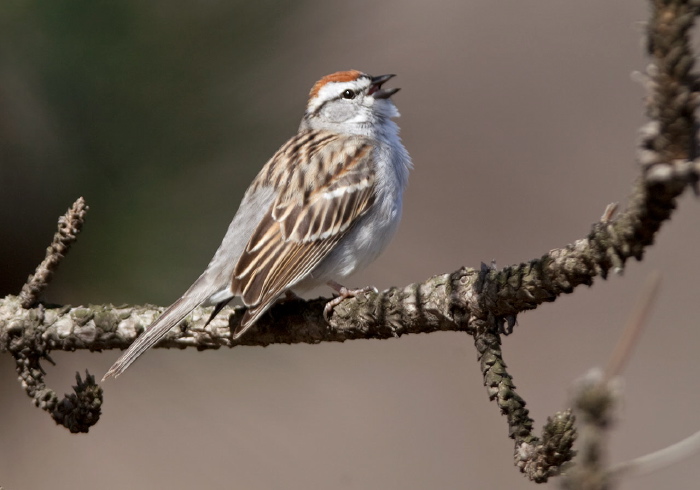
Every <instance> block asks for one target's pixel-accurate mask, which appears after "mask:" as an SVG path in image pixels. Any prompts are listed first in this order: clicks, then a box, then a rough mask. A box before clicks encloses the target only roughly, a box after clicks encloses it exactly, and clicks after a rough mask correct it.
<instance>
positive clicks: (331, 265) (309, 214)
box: [103, 70, 413, 381]
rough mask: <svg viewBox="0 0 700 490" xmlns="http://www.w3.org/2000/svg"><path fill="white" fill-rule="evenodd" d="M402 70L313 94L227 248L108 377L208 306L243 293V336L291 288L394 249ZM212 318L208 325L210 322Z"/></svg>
mask: <svg viewBox="0 0 700 490" xmlns="http://www.w3.org/2000/svg"><path fill="white" fill-rule="evenodd" d="M394 76H395V75H393V74H392V75H381V76H371V75H368V74H366V73H363V72H361V71H358V70H347V71H339V72H336V73H332V74H330V75H327V76H325V77H323V78H321V79H320V80H319V81H318V82H316V83H315V84H314V85H313V87H312V88H311V91H310V93H309V98H308V103H307V105H306V110H305V112H304V115H303V117H302V120H301V124H300V125H299V129H298V131H297V134H296V135H294V136H293V137H292V138H290V139H289V140H288V141H287V142H286V143H284V144H283V145H282V146H281V147H280V148H279V150H277V152H276V153H275V154H274V155H273V156H272V158H270V160H268V162H267V163H266V164H265V165H264V166H263V167H262V169H261V170H260V172H259V173H258V175H257V176H256V177H255V179H254V180H253V182H252V183H251V184H250V186H249V187H248V189H247V191H246V192H245V194H244V197H243V199H242V201H241V204H240V206H239V208H238V211H237V212H236V214H235V216H234V218H233V220H232V221H231V224H230V225H229V227H228V230H227V231H226V234H225V235H224V238H223V240H222V242H221V245H220V246H219V248H218V249H217V251H216V252H215V254H214V256H213V258H212V259H211V261H210V262H209V265H208V266H207V267H206V269H205V270H204V272H203V273H202V274H201V275H200V276H199V278H198V279H197V280H196V281H195V282H194V283H193V284H192V285H191V286H190V288H189V289H188V290H187V291H186V292H185V293H184V294H183V295H182V296H181V297H180V298H179V299H177V300H176V301H175V302H174V303H173V304H172V305H170V306H169V307H168V308H166V309H165V311H164V312H163V314H162V315H160V317H158V318H157V319H156V320H155V321H154V322H153V323H152V324H151V325H150V326H148V327H147V328H146V329H145V331H144V332H143V333H142V334H141V335H140V336H139V337H138V338H137V339H136V340H135V341H134V342H133V343H132V344H131V346H130V347H129V348H128V349H127V350H126V351H125V352H124V353H123V354H122V355H121V356H120V357H119V359H118V360H117V361H116V362H115V363H114V365H113V366H112V367H111V368H110V369H109V371H107V373H106V374H105V376H104V378H103V381H104V380H105V379H107V378H109V377H117V376H119V375H120V374H122V373H123V372H124V371H125V370H126V369H127V368H128V367H129V366H130V365H131V364H132V363H133V362H134V361H135V360H136V359H137V358H138V357H140V356H141V355H142V354H143V353H144V352H145V351H146V350H148V349H149V348H150V347H152V346H153V345H154V344H156V343H157V342H158V341H159V340H160V339H161V338H163V337H164V336H165V335H166V334H167V333H168V331H170V329H171V328H173V327H175V326H177V325H178V324H179V323H180V322H181V321H182V320H183V319H184V318H185V317H186V316H187V315H188V314H189V313H190V312H192V310H194V309H195V308H197V307H198V306H201V305H215V308H214V310H213V313H212V314H211V316H210V317H209V321H211V320H212V319H213V318H214V317H215V316H216V314H218V313H219V312H220V311H221V309H222V308H223V307H224V306H225V305H226V304H227V303H228V302H229V301H230V300H231V299H233V298H235V297H239V298H240V299H241V300H242V303H243V305H244V306H245V307H246V308H247V309H246V310H245V313H244V314H243V318H242V320H241V323H240V325H239V326H237V328H236V329H235V330H234V332H233V334H232V337H233V339H237V338H239V337H240V336H241V335H243V334H244V333H245V332H246V330H248V329H249V328H250V327H251V326H252V325H253V324H254V323H255V321H256V320H257V319H258V318H260V316H261V315H262V314H263V313H265V312H266V311H267V310H268V308H270V306H271V305H273V304H274V303H275V301H277V300H278V299H279V298H280V297H281V296H283V295H285V294H286V295H293V294H295V292H298V291H305V290H308V289H311V288H313V287H316V286H319V285H323V284H328V285H329V286H330V287H331V288H333V289H334V290H335V291H336V292H337V293H338V294H339V295H338V296H337V297H335V298H334V299H333V300H331V301H329V302H328V303H327V304H326V307H325V309H324V316H326V318H328V315H330V314H331V313H332V310H333V308H335V306H337V305H338V304H340V302H342V301H343V300H345V299H346V298H348V297H352V296H355V295H357V294H359V293H360V292H362V291H367V290H368V289H369V288H362V289H348V288H346V287H344V286H341V285H340V284H339V283H338V282H336V281H337V280H338V281H339V280H343V279H344V278H346V277H348V276H349V275H350V274H352V273H354V272H357V271H358V270H361V269H363V268H365V267H366V266H368V265H369V264H370V263H371V262H372V261H374V260H375V259H376V258H377V257H378V256H379V254H380V253H381V252H382V251H383V250H384V249H385V247H386V246H387V244H388V243H389V241H390V240H391V238H392V236H393V235H394V233H395V232H396V229H397V227H398V224H399V221H400V219H401V211H402V202H403V193H404V190H405V188H406V186H407V183H408V176H409V172H410V170H411V168H412V166H413V165H412V162H411V158H410V156H409V154H408V152H407V150H406V148H405V147H404V145H403V143H402V141H401V138H400V136H399V127H398V125H397V124H396V123H395V122H394V121H393V119H394V118H397V117H399V111H398V109H397V108H396V106H395V105H394V103H393V101H392V99H391V97H392V96H393V95H394V94H395V93H396V92H398V91H399V89H398V88H389V89H387V88H383V85H384V84H385V83H386V82H387V81H388V80H390V79H391V78H393V77H394ZM207 323H208V322H207Z"/></svg>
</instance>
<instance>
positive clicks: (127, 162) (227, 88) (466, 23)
mask: <svg viewBox="0 0 700 490" xmlns="http://www.w3.org/2000/svg"><path fill="white" fill-rule="evenodd" d="M646 16H647V4H646V2H643V1H640V0H636V1H632V0H619V1H616V2H609V1H605V0H587V1H578V2H561V1H558V0H539V1H537V2H522V1H517V0H501V1H499V2H492V1H486V0H472V1H469V2H462V1H454V0H453V1H450V0H436V1H432V2H425V1H423V2H421V1H417V0H411V1H406V0H404V1H398V0H393V1H384V2H370V1H366V0H355V1H353V2H348V1H342V2H341V1H336V0H330V1H319V0H305V1H296V2H276V1H272V0H261V1H257V2H242V1H236V0H231V1H228V2H222V1H214V0H208V1H201V2H182V1H175V2H173V1H168V2H166V1H162V0H141V1H138V2H137V1H134V0H131V1H122V2H118V3H114V2H104V1H85V0H79V1H74V2H14V1H6V2H2V3H0V220H1V221H0V223H2V227H3V234H2V240H1V241H0V253H1V256H2V257H3V259H2V269H1V270H0V295H3V296H4V295H6V294H17V292H18V291H19V290H20V288H21V286H22V284H23V282H24V281H25V279H26V276H27V275H28V274H30V273H31V272H32V271H33V269H34V267H35V266H36V264H38V263H39V261H40V260H41V259H42V258H43V255H44V250H45V248H46V246H47V245H48V244H49V242H50V239H51V237H52V235H53V233H54V230H55V227H56V219H57V217H58V216H59V215H61V214H62V213H63V212H64V211H65V210H66V209H67V208H68V207H69V206H70V204H71V203H72V202H73V201H74V200H75V199H76V198H77V197H79V196H84V197H85V199H86V200H87V202H88V204H89V206H90V209H91V210H90V213H89V214H88V220H87V223H86V225H85V228H84V231H83V233H82V234H81V236H80V240H79V241H78V243H77V244H76V245H75V246H74V248H73V250H72V251H71V253H70V255H69V257H68V258H67V260H65V261H64V262H63V264H62V266H61V269H60V270H59V272H58V274H57V276H56V278H55V280H54V282H53V283H52V285H51V287H50V289H49V290H48V291H47V293H46V300H47V301H51V302H55V303H66V304H73V305H78V304H88V303H107V302H111V303H115V304H121V303H137V304H140V303H154V304H160V305H167V304H170V303H171V302H172V301H173V300H174V299H175V298H176V297H178V296H179V295H180V293H182V292H183V291H184V290H185V289H186V288H187V287H188V286H189V285H190V283H191V282H192V281H193V280H194V279H195V278H196V277H197V276H198V274H199V273H200V272H201V271H202V270H203V269H204V267H205V266H206V264H207V263H208V261H209V259H210V257H211V255H212V254H213V252H214V250H215V249H216V247H217V246H218V244H219V241H220V240H221V238H222V237H223V234H224V231H225V229H226V227H227V226H228V223H229V221H230V220H231V218H232V217H233V214H234V212H235V210H236V208H237V206H238V203H239V201H240V199H241V197H242V194H243V192H244V190H245V189H246V187H247V185H248V184H249V182H250V181H251V179H252V178H253V177H254V176H255V174H256V173H257V171H258V170H259V169H260V167H261V166H262V165H263V164H264V162H265V161H266V160H267V159H268V158H269V157H270V156H271V155H272V153H273V152H274V151H275V150H276V149H277V148H278V147H279V146H280V145H281V144H282V143H283V142H284V141H285V140H286V139H287V138H288V137H290V136H291V135H292V134H294V133H295V132H296V129H297V125H298V122H299V120H300V118H301V115H302V113H303V109H304V106H305V102H306V95H307V93H308V90H309V89H310V87H311V85H312V84H313V83H314V82H315V81H316V80H317V79H318V78H320V77H321V76H323V75H326V74H328V73H331V72H334V71H337V70H346V69H351V68H355V69H359V70H362V71H365V72H368V73H371V74H384V73H397V74H398V77H397V78H396V79H395V80H392V82H391V83H392V86H399V87H401V88H402V90H401V92H399V93H398V94H397V95H396V96H395V97H394V100H395V102H396V104H397V106H398V107H399V109H400V111H401V113H402V117H401V119H399V121H398V122H399V124H400V126H401V128H402V136H403V139H404V142H405V144H406V147H407V148H408V150H409V152H410V153H411V155H412V157H413V160H414V164H415V169H414V171H413V173H412V175H411V180H410V186H409V189H408V191H407V193H406V196H405V208H404V219H403V222H402V226H401V228H400V231H399V233H398V235H397V236H396V238H395V239H394V241H393V243H392V245H391V246H390V248H389V249H388V250H387V252H386V253H385V254H384V255H383V256H382V257H381V258H380V259H379V260H378V261H377V262H376V263H375V264H374V265H373V266H372V267H371V268H370V269H369V270H367V271H365V272H363V273H362V274H358V275H357V276H356V277H354V278H353V280H352V281H349V282H352V284H348V285H351V286H363V285H367V284H373V285H376V286H377V287H379V288H386V287H389V286H392V285H397V286H398V285H401V286H403V285H407V284H409V283H411V282H415V281H422V280H425V279H426V278H428V277H430V276H432V275H434V274H439V273H445V272H451V271H454V270H456V269H458V268H459V267H461V266H463V265H466V266H470V267H477V266H479V263H480V262H482V261H483V262H487V263H488V262H490V261H491V260H492V259H495V260H496V262H497V264H498V265H499V266H506V265H510V264H513V263H518V262H521V261H526V260H529V259H531V258H533V257H537V256H540V255H541V254H543V253H545V252H547V251H548V250H549V249H551V248H555V247H560V246H564V245H566V244H567V243H570V242H572V241H574V240H576V239H578V238H581V237H583V236H585V234H586V233H587V232H588V230H589V227H590V224H591V223H593V222H594V221H596V220H597V219H598V218H599V217H600V215H601V214H602V212H603V210H604V209H605V206H606V205H607V204H608V203H610V202H614V201H621V202H623V203H624V200H625V197H626V195H627V192H628V190H629V189H630V186H631V182H632V180H633V179H634V178H635V176H636V174H637V170H636V166H635V161H634V157H635V143H636V140H637V130H638V128H639V127H640V125H641V124H643V123H644V115H643V104H642V100H643V96H644V92H643V90H642V87H641V86H640V84H639V83H637V82H635V81H633V76H632V73H633V72H635V71H637V70H643V69H644V67H645V66H646V63H647V62H646V60H645V59H644V57H643V49H642V42H641V35H642V33H643V22H644V21H645V20H646ZM699 216H700V207H699V206H698V203H697V200H695V199H692V198H691V197H690V196H688V195H686V196H684V198H683V199H681V201H680V205H679V209H678V212H677V213H676V214H675V215H674V217H673V221H672V222H671V223H669V224H668V225H666V226H665V227H664V228H663V230H662V232H661V234H660V235H659V236H658V240H657V243H656V245H654V246H653V247H652V248H650V249H649V250H648V252H647V254H646V257H645V260H644V262H643V263H629V265H628V267H627V270H626V271H625V275H624V276H623V277H611V278H610V279H609V280H608V281H603V280H599V281H597V282H596V283H595V285H594V286H593V287H592V288H589V289H586V288H580V289H577V290H576V291H575V293H574V294H573V295H570V296H566V297H562V298H560V299H559V300H558V301H557V302H556V303H554V304H548V305H544V306H543V307H541V308H540V309H538V310H537V311H534V312H530V313H527V314H523V315H521V316H520V317H519V327H518V328H517V329H516V332H515V334H514V335H512V336H511V337H509V338H507V339H505V341H504V353H505V356H506V360H507V361H508V364H509V367H510V369H511V372H512V373H513V375H514V376H515V383H516V385H517V386H518V388H519V389H520V392H521V394H522V395H523V396H524V397H525V399H526V400H527V401H528V407H529V408H530V410H531V414H532V416H533V417H534V418H535V420H536V424H537V426H538V427H541V425H542V424H543V423H544V421H545V419H546V416H547V415H550V414H552V413H553V412H555V411H557V410H560V409H562V408H564V407H566V406H567V403H568V401H567V397H568V390H569V386H570V385H571V383H572V381H573V380H574V379H576V378H577V377H579V376H581V375H582V374H584V373H585V372H587V371H588V370H589V369H591V368H592V367H594V366H600V365H603V364H604V363H605V362H606V360H607V358H608V356H609V354H610V352H611V350H612V347H613V345H614V343H615V342H616V340H617V338H618V336H619V334H620V331H621V326H622V325H623V324H624V321H625V319H626V317H627V314H628V312H629V311H630V310H631V309H632V307H633V305H634V304H635V300H636V298H637V296H638V294H639V293H640V290H641V284H642V282H643V281H644V279H645V278H646V277H647V275H648V274H649V273H650V271H652V270H654V269H659V270H661V271H662V272H663V277H664V282H663V285H662V289H661V294H660V296H659V299H658V303H657V306H656V307H655V308H654V310H653V314H652V316H651V319H650V323H649V325H648V328H647V330H646V333H645V334H644V337H643V338H642V339H641V342H640V344H639V346H638V348H637V350H636V352H635V355H634V357H633V359H632V360H631V363H630V364H629V366H628V367H627V369H626V371H625V403H624V407H623V408H622V409H621V410H620V413H619V423H618V425H617V427H616V428H615V430H614V433H613V436H612V440H611V444H610V447H611V458H612V460H613V461H615V462H620V461H624V460H627V459H630V458H633V457H636V456H640V455H642V454H646V453H648V452H650V451H654V450H657V449H659V448H661V447H664V446H666V445H668V444H671V443H673V442H676V441H677V440H679V439H681V438H683V437H685V436H687V435H689V434H690V433H692V432H694V431H695V430H697V429H698V426H697V408H696V407H697V406H698V405H699V404H700V390H698V389H697V384H698V382H697V376H698V375H699V374H700V365H699V364H698V355H697V351H698V348H700V331H699V330H698V320H697V319H698V316H699V315H700V303H699V302H698V289H697V284H696V281H695V280H694V278H696V277H698V275H700V261H698V259H697V253H696V251H697V249H698V245H699V244H700V227H699V226H698V224H699V223H700V219H699ZM321 294H325V295H327V296H328V295H329V291H322V292H321ZM117 355H118V353H117V352H104V353H101V354H98V353H95V354H90V353H85V352H78V353H58V352H57V353H53V354H52V356H53V358H54V359H55V360H56V362H57V366H56V367H52V366H45V367H46V368H47V370H48V373H49V374H48V378H47V379H48V382H49V383H50V384H51V386H52V387H53V388H56V389H58V391H59V392H61V393H62V392H65V391H69V390H70V385H71V384H72V383H73V382H74V373H75V371H76V370H80V371H84V370H85V369H86V368H87V369H89V370H90V372H92V373H95V374H97V375H98V376H101V375H102V374H103V373H104V372H105V371H106V369H107V368H108V367H109V366H110V365H111V364H112V362H113V361H114V360H115V359H116V357H117ZM15 378H16V376H15V373H14V366H13V362H12V360H11V358H10V357H9V356H2V357H1V358H0V393H1V395H0V396H1V399H2V401H3V403H2V408H1V409H0V410H1V411H2V417H0V434H2V436H1V437H0V485H2V486H3V487H4V488H6V489H8V490H25V489H40V488H47V487H49V486H51V487H52V488H55V489H91V488H101V489H123V488H133V489H151V488H166V487H167V488H172V489H185V488H193V487H196V488H206V489H217V488H241V489H277V488H285V489H307V488H329V489H330V488H333V489H335V488H348V489H427V488H440V489H458V488H459V489H462V488H470V489H482V488H483V489H498V488H532V485H533V484H531V483H528V482H527V481H526V480H525V479H524V478H523V477H522V476H520V474H519V473H518V472H517V470H516V469H515V468H514V466H513V462H512V461H513V457H512V452H513V443H512V441H511V440H510V439H508V437H507V428H506V421H505V419H504V418H502V417H501V416H500V414H499V413H498V410H497V408H496V406H495V405H494V404H492V403H490V402H489V401H488V398H487V395H486V390H485V389H484V387H483V385H482V380H481V377H480V374H479V368H478V364H477V362H476V354H475V350H474V348H473V345H472V342H471V339H470V337H468V336H466V335H464V334H460V333H436V334H431V335H423V336H413V337H404V338H401V339H397V340H391V341H357V342H350V343H346V344H342V345H334V344H324V345H314V346H308V345H295V346H286V345H280V346H273V347H269V348H266V349H261V348H237V349H234V350H222V351H218V352H202V353H198V352H196V351H194V350H192V351H152V352H149V353H148V355H146V356H144V357H143V358H142V359H141V360H140V361H139V362H138V363H137V364H136V365H135V366H134V367H133V368H132V369H130V370H129V371H128V372H127V374H126V375H124V376H123V377H121V378H119V380H117V381H111V382H109V383H107V384H106V385H105V386H104V388H105V405H104V408H103V416H102V420H101V421H100V422H99V424H98V425H97V426H95V427H94V428H93V429H92V430H91V431H90V433H89V434H88V435H71V434H69V433H68V432H67V431H66V430H65V429H63V428H59V427H56V426H55V425H54V423H53V422H52V420H51V419H50V417H49V416H48V415H47V414H45V413H43V412H41V411H40V410H38V409H35V408H34V407H33V406H32V405H31V403H30V400H29V398H27V396H26V395H25V394H24V392H23V391H22V389H21V387H20V386H19V384H18V383H17V382H16V379H15ZM698 463H700V457H699V456H695V457H694V458H691V459H689V460H687V461H685V462H683V463H681V464H678V465H676V466H674V467H672V468H669V469H665V470H663V471H659V472H658V473H656V474H653V475H650V476H646V477H643V478H637V479H634V480H630V481H628V482H626V483H625V484H623V485H622V488H630V489H631V488H635V489H656V488H659V487H660V486H661V485H669V484H670V485H673V487H674V488H696V485H697V479H698V477H699V476H700V470H698ZM550 486H551V487H552V488H553V487H554V486H555V485H554V484H550Z"/></svg>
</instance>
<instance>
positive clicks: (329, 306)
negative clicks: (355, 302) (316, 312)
mask: <svg viewBox="0 0 700 490" xmlns="http://www.w3.org/2000/svg"><path fill="white" fill-rule="evenodd" d="M326 284H328V286H330V287H331V288H333V289H334V290H335V291H336V292H337V293H338V296H336V297H335V298H333V299H332V300H330V301H329V302H328V303H326V306H324V308H323V318H325V319H326V321H328V320H329V319H330V316H331V313H332V312H333V309H334V308H335V307H336V306H338V305H339V304H340V303H342V302H343V301H345V300H346V299H348V298H354V297H355V296H357V295H358V294H362V293H369V292H370V291H372V292H375V293H378V292H379V291H378V290H377V288H375V287H374V286H367V287H364V288H358V289H348V288H346V287H345V286H342V285H340V284H338V283H337V282H335V281H328V282H327V283H326Z"/></svg>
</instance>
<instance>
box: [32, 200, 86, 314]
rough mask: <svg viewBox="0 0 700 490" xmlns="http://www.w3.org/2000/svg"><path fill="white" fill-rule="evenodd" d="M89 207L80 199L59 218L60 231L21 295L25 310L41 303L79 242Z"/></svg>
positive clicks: (55, 235)
mask: <svg viewBox="0 0 700 490" xmlns="http://www.w3.org/2000/svg"><path fill="white" fill-rule="evenodd" d="M87 210H88V206H87V205H86V204H85V199H83V198H82V197H79V198H78V200H77V201H75V202H74V203H73V205H72V206H71V207H70V209H68V211H67V212H66V214H64V215H63V216H61V217H60V218H58V231H57V232H56V234H54V236H53V241H52V242H51V245H49V247H48V248H47V249H46V257H45V258H44V260H43V261H42V262H41V264H39V266H38V267H37V268H36V271H34V274H33V275H31V276H29V278H28V279H27V282H26V283H25V285H24V286H22V291H21V292H20V293H19V298H20V302H21V304H22V307H23V308H31V307H32V306H34V305H36V304H37V302H38V301H39V297H40V296H41V293H43V292H44V290H45V289H46V287H47V286H48V285H49V282H51V278H52V277H53V273H54V272H55V271H56V269H58V266H59V264H60V263H61V260H63V258H64V257H65V256H66V254H67V253H68V250H70V246H71V245H72V244H73V242H75V241H76V240H77V235H78V233H80V230H81V229H82V227H83V223H84V222H85V214H86V213H87Z"/></svg>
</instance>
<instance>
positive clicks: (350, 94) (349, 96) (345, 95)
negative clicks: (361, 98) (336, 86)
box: [340, 88, 355, 99]
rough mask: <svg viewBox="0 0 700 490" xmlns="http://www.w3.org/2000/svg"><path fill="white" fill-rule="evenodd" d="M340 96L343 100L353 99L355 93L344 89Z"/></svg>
mask: <svg viewBox="0 0 700 490" xmlns="http://www.w3.org/2000/svg"><path fill="white" fill-rule="evenodd" d="M340 96H341V97H342V98H343V99H354V98H355V92H353V91H352V90H350V89H349V88H348V89H345V90H344V91H343V93H342V94H340Z"/></svg>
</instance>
